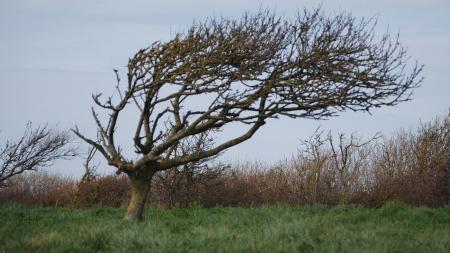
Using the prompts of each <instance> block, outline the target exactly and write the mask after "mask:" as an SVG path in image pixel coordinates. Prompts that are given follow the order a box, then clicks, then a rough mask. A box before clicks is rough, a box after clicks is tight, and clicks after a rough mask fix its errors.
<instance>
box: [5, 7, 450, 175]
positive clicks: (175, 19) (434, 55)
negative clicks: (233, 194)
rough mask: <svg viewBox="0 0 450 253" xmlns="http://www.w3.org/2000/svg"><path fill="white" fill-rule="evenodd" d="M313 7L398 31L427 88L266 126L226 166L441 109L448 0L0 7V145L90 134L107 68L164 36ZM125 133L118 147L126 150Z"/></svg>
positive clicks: (109, 83)
mask: <svg viewBox="0 0 450 253" xmlns="http://www.w3.org/2000/svg"><path fill="white" fill-rule="evenodd" d="M320 3H321V4H322V7H323V9H324V10H325V11H326V12H327V13H330V14H332V13H336V12H340V11H351V12H352V13H353V14H354V15H355V16H356V17H374V16H375V17H377V18H378V20H379V22H378V27H377V28H378V31H379V32H380V34H381V33H382V32H384V31H386V30H387V29H388V28H389V31H391V32H393V33H396V32H398V31H399V32H400V40H401V42H402V44H403V45H405V46H407V47H408V48H409V55H410V56H411V57H412V58H413V59H417V60H418V61H419V62H420V63H423V64H425V70H424V72H423V75H424V76H425V81H424V82H423V85H422V87H420V88H418V89H417V90H415V99H414V100H413V101H410V102H407V103H403V104H401V105H399V106H397V107H394V108H384V109H379V110H374V111H373V115H372V116H371V115H368V114H362V113H344V114H341V116H340V117H337V118H333V119H330V120H327V121H319V122H318V121H311V120H301V119H298V120H288V119H284V120H279V121H271V122H269V123H270V124H267V125H266V126H264V128H263V129H262V130H261V131H259V132H258V133H257V134H256V136H255V137H254V138H253V139H252V140H250V141H248V142H246V143H244V144H241V145H240V146H237V147H234V148H232V149H231V150H229V151H228V152H226V154H225V156H224V158H225V159H229V160H256V159H257V160H260V161H264V162H274V161H276V160H278V159H281V158H283V157H285V156H290V155H291V154H292V153H294V152H295V151H296V149H297V147H298V145H299V142H298V140H299V139H301V138H305V137H306V136H308V135H310V134H311V133H312V132H313V131H314V129H315V128H316V127H317V126H319V125H320V126H322V128H323V129H326V130H328V129H331V130H333V131H334V132H338V131H339V132H346V133H350V132H353V131H358V132H359V133H361V134H362V135H364V136H369V135H373V134H374V133H375V132H378V131H381V132H383V133H385V134H390V133H391V132H393V131H395V130H398V129H399V128H413V127H415V126H416V125H417V124H418V122H419V120H422V121H428V120H430V119H432V118H434V117H435V116H438V115H444V114H446V113H447V112H448V109H449V108H450V99H449V94H450V83H449V82H448V79H449V77H450V61H449V57H450V15H449V13H450V1H449V0H390V1H388V0H378V1H361V0H359V1H358V0H343V1H337V0H323V1H321V2H319V1H242V0H239V1H238V0H228V1H206V0H202V1H183V0H176V1H175V0H173V1H172V0H165V1H137V0H133V1H120V2H119V1H85V0H82V1H80V0H78V1H61V0H59V1H57V0H54V1H46V0H34V1H31V0H30V1H26V0H23V1H10V0H0V116H1V117H0V129H1V132H0V140H2V141H3V140H5V139H15V138H18V137H19V136H20V134H21V133H22V131H23V129H24V127H25V124H26V122H27V121H32V122H33V123H34V124H36V125H38V124H44V123H47V122H48V123H50V124H52V125H55V124H58V125H59V127H61V128H69V127H72V126H74V125H75V124H77V125H78V126H79V127H80V129H82V130H83V131H84V132H86V133H87V134H88V135H91V136H92V135H94V134H95V128H94V125H93V124H92V123H93V122H92V120H91V117H90V107H91V106H92V101H91V93H95V92H99V91H102V92H104V93H105V94H109V92H110V91H111V90H112V87H113V85H114V75H113V72H112V69H113V68H119V69H120V70H123V69H124V66H125V65H126V63H127V61H128V58H129V57H131V56H132V55H133V54H134V53H135V52H136V51H137V50H138V49H140V48H143V47H146V46H147V45H149V44H150V43H152V42H153V41H155V40H166V39H168V38H170V36H171V34H173V32H174V31H178V30H182V29H183V28H186V27H188V26H189V25H190V24H191V23H192V21H193V20H194V19H195V20H203V19H205V18H206V17H211V16H227V17H239V16H240V15H241V14H242V13H243V12H244V11H256V10H257V9H258V8H259V7H260V6H262V7H263V8H265V7H268V8H271V9H275V10H276V11H277V13H279V14H284V15H286V16H292V15H294V13H295V11H296V10H297V9H301V8H303V7H317V6H318V5H319V4H320ZM123 73H124V72H123ZM125 121H128V120H127V119H126V120H125ZM133 123H134V122H133V121H132V120H131V119H130V122H123V125H122V126H123V127H122V128H121V130H122V131H124V132H126V130H127V129H128V128H130V127H132V126H133ZM119 127H120V126H119ZM125 135H126V134H125ZM125 135H124V136H123V137H122V139H121V141H123V142H124V144H129V141H128V139H127V138H126V136H125ZM127 141H128V143H127ZM63 167H64V168H65V169H64V170H62V173H64V174H68V175H75V176H78V175H80V173H81V172H82V168H81V161H80V160H74V161H70V162H60V163H58V164H56V166H55V168H53V170H57V169H59V168H63ZM103 167H106V166H103ZM103 171H112V169H107V168H104V170H103Z"/></svg>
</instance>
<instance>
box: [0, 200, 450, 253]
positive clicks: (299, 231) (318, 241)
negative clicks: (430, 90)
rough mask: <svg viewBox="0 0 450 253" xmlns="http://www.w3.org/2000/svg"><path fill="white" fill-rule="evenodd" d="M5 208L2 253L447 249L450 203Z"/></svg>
mask: <svg viewBox="0 0 450 253" xmlns="http://www.w3.org/2000/svg"><path fill="white" fill-rule="evenodd" d="M123 213H124V209H123V208H97V209H95V208H92V209H71V208H50V207H45V208H44V207H43V208H39V207H33V208H29V207H26V206H24V205H17V204H9V205H2V206H0V217H1V222H0V223H1V226H0V252H450V206H446V207H444V208H435V209H431V208H420V207H410V206H406V205H403V204H396V203H388V204H387V205H385V206H384V207H382V208H377V209H371V208H354V207H345V206H340V207H339V206H338V207H335V208H329V207H325V206H320V205H316V206H310V207H285V206H264V207H258V208H203V207H199V206H192V207H189V208H173V209H161V208H148V209H147V210H146V213H145V217H146V220H145V221H144V222H143V223H139V224H133V223H130V222H126V221H123V220H121V216H122V214H123Z"/></svg>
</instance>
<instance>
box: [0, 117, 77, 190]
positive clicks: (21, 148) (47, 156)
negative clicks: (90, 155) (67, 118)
mask: <svg viewBox="0 0 450 253" xmlns="http://www.w3.org/2000/svg"><path fill="white" fill-rule="evenodd" d="M70 141H71V137H70V134H69V132H58V131H56V130H52V129H49V128H48V126H43V127H38V128H36V129H33V128H32V125H31V123H28V124H27V127H26V129H25V132H24V134H23V136H22V137H21V138H20V139H19V140H18V141H17V142H13V141H7V142H6V144H5V145H4V146H3V147H2V148H0V187H2V186H6V185H8V181H9V179H10V178H11V177H13V176H15V175H18V174H21V173H23V172H25V171H36V170H38V169H41V168H43V167H46V166H49V165H51V164H52V163H53V162H54V161H55V160H58V159H68V158H71V157H74V156H75V155H76V150H75V148H73V147H68V144H69V143H70Z"/></svg>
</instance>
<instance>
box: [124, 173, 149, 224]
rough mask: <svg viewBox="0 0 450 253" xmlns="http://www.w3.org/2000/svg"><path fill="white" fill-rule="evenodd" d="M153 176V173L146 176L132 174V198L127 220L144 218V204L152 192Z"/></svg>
mask: <svg viewBox="0 0 450 253" xmlns="http://www.w3.org/2000/svg"><path fill="white" fill-rule="evenodd" d="M152 177H153V174H150V175H147V176H145V177H142V176H141V177H136V176H130V181H131V200H130V203H129V204H128V209H127V212H126V213H125V217H124V219H125V220H129V221H133V222H139V221H142V220H143V219H144V206H145V202H146V201H147V196H148V193H149V192H150V185H151V180H152Z"/></svg>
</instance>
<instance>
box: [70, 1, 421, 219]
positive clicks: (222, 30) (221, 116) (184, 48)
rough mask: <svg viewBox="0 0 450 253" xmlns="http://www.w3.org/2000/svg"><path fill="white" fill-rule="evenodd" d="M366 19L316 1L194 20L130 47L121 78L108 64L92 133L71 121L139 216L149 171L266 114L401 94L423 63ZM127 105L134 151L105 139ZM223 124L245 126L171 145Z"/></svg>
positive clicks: (342, 106) (306, 111)
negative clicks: (112, 81)
mask: <svg viewBox="0 0 450 253" xmlns="http://www.w3.org/2000/svg"><path fill="white" fill-rule="evenodd" d="M375 23H376V21H374V20H364V19H363V20H357V19H355V18H354V17H352V16H351V15H350V14H346V13H341V14H338V15H336V16H331V17H329V16H326V15H325V14H323V12H322V11H320V10H318V9H317V10H312V11H309V10H304V11H303V12H301V13H299V14H298V15H297V16H296V18H294V19H286V18H283V17H278V16H277V15H275V14H273V13H272V12H270V11H260V12H258V13H257V14H255V15H250V14H245V15H244V16H243V17H242V18H241V19H240V20H233V19H226V18H217V19H214V18H213V19H209V20H207V21H205V22H201V23H194V24H193V25H192V26H191V27H190V28H189V29H188V30H187V31H186V32H178V33H177V34H175V36H174V38H173V39H171V40H169V41H167V42H159V41H158V42H155V43H153V44H152V45H151V46H150V47H148V48H145V49H141V50H139V51H138V52H137V53H136V54H135V55H134V56H133V57H132V58H131V59H130V60H129V62H128V73H127V85H126V86H125V87H121V86H120V78H119V75H118V70H115V73H116V78H117V85H116V89H117V91H116V94H118V95H117V96H116V97H115V98H113V97H112V96H110V97H109V98H107V99H106V100H101V94H97V95H93V100H94V102H95V104H96V105H97V106H99V107H100V108H101V109H104V110H106V111H108V112H109V114H108V120H107V123H106V124H104V123H103V122H101V120H100V117H99V115H98V114H97V112H96V111H95V110H94V109H92V114H93V117H94V120H95V122H96V125H97V127H98V138H97V139H90V138H88V137H86V136H84V135H83V134H82V133H81V132H80V131H79V130H78V128H75V129H73V131H74V132H75V134H77V135H78V136H79V137H80V138H82V139H83V140H85V141H86V142H87V143H89V144H90V145H92V146H93V147H95V148H96V149H97V150H98V151H99V152H100V153H101V154H102V155H103V156H104V157H105V159H106V160H107V161H108V163H109V165H111V166H114V167H116V168H117V169H118V172H124V173H126V174H127V175H128V177H129V179H130V181H131V185H132V194H131V201H130V204H129V206H128V210H127V212H126V215H125V219H128V220H133V221H137V220H141V219H142V212H143V208H144V204H145V200H146V197H147V195H148V192H149V190H150V182H151V179H152V177H153V175H154V174H155V172H157V171H163V170H167V169H170V168H174V167H177V166H180V165H183V164H187V163H191V162H195V161H199V160H201V159H204V158H207V157H210V156H215V155H217V154H219V153H220V152H222V151H224V150H226V149H228V148H230V147H232V146H235V145H237V144H239V143H242V142H244V141H246V140H248V139H250V138H251V137H252V136H253V135H254V134H255V132H256V131H258V129H260V128H261V127H262V126H263V125H264V124H265V123H266V121H267V120H268V119H273V118H279V117H283V116H285V117H290V118H311V119H323V118H327V117H331V116H334V115H337V113H338V112H340V111H344V110H352V111H370V109H372V108H375V107H381V106H393V105H396V104H397V103H399V102H402V101H406V100H409V99H410V98H411V90H412V88H414V87H417V86H418V85H419V84H420V82H421V80H422V78H421V77H419V74H420V72H421V70H422V66H420V65H418V64H417V63H415V64H412V65H410V64H409V62H408V57H407V55H406V50H405V48H404V47H402V46H401V44H400V43H399V42H398V36H396V37H394V38H392V37H391V36H389V34H385V35H383V36H382V37H381V38H379V39H376V38H375V35H374V34H375V32H374V26H375ZM132 105H134V106H132ZM130 107H133V108H136V111H138V115H139V117H138V119H137V122H136V128H135V129H134V133H135V134H134V138H133V145H134V146H135V149H136V150H135V151H136V153H137V154H138V155H139V157H138V159H137V160H135V161H133V160H131V159H127V158H126V157H124V155H123V154H122V152H121V151H122V149H121V148H120V147H119V146H118V145H117V144H116V142H115V139H114V135H115V132H116V129H117V122H118V119H119V116H120V115H121V113H122V112H123V111H124V109H125V108H130ZM232 124H241V125H242V126H243V128H242V129H245V130H243V132H242V134H241V135H238V136H236V137H234V138H231V139H229V140H227V141H225V142H223V143H220V144H217V145H214V146H211V147H209V148H208V149H207V150H198V151H195V150H193V152H191V153H187V154H184V155H183V156H177V155H175V154H176V150H177V148H178V147H179V144H180V143H181V142H182V141H183V140H186V139H187V138H191V137H192V136H198V135H201V134H202V133H205V132H207V131H209V132H211V133H215V132H219V131H221V130H223V129H224V127H225V126H227V125H232Z"/></svg>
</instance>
